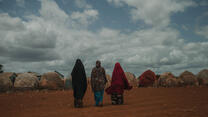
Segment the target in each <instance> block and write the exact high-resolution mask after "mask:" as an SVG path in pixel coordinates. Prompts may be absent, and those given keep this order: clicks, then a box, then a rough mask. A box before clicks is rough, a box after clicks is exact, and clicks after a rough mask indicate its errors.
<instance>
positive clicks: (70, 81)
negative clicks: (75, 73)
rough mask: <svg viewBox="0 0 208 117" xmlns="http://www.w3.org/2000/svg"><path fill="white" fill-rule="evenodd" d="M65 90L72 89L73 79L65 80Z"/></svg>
mask: <svg viewBox="0 0 208 117" xmlns="http://www.w3.org/2000/svg"><path fill="white" fill-rule="evenodd" d="M63 81H64V89H72V78H64V79H63Z"/></svg>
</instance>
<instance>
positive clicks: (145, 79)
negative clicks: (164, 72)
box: [139, 70, 156, 87]
mask: <svg viewBox="0 0 208 117" xmlns="http://www.w3.org/2000/svg"><path fill="white" fill-rule="evenodd" d="M155 80H156V75H155V73H154V72H153V71H151V70H147V71H145V72H144V73H142V75H141V76H139V87H149V86H153V84H154V82H155Z"/></svg>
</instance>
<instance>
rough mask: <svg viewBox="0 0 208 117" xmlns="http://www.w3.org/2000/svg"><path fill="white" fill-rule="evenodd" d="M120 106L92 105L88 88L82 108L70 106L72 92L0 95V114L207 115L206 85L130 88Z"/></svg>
mask: <svg viewBox="0 0 208 117" xmlns="http://www.w3.org/2000/svg"><path fill="white" fill-rule="evenodd" d="M124 101H125V102H124V105H119V106H113V105H111V102H110V96H109V95H106V94H105V95H104V106H103V107H94V106H93V105H94V100H93V94H92V92H91V91H90V89H88V91H87V93H86V95H85V98H84V105H85V107H84V108H82V109H75V108H73V96H72V91H48V92H44V91H41V92H38V91H29V92H17V93H10V94H0V117H74V116H76V117H208V88H198V87H197V88H134V89H133V90H131V91H126V92H125V94H124Z"/></svg>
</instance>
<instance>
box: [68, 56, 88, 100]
mask: <svg viewBox="0 0 208 117" xmlns="http://www.w3.org/2000/svg"><path fill="white" fill-rule="evenodd" d="M71 76H72V87H73V90H74V98H76V99H82V98H83V97H84V94H85V92H86V89H87V77H86V73H85V68H84V65H83V64H82V61H81V60H80V59H77V60H76V63H75V65H74V68H73V70H72V73H71Z"/></svg>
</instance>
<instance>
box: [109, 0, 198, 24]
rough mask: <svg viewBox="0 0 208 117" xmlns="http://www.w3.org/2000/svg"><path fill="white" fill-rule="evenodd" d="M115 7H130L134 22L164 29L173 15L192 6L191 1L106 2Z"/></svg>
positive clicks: (110, 0) (138, 0)
mask: <svg viewBox="0 0 208 117" xmlns="http://www.w3.org/2000/svg"><path fill="white" fill-rule="evenodd" d="M108 2H109V3H114V4H116V5H120V6H122V5H121V4H127V5H128V6H130V7H132V9H131V10H130V14H131V16H132V19H133V20H134V21H137V20H143V21H144V22H145V23H146V24H149V25H153V26H157V27H164V26H168V25H169V24H170V16H171V15H172V14H173V13H177V12H183V11H184V10H185V9H186V8H187V7H190V6H194V5H195V3H194V2H192V1H191V0H108Z"/></svg>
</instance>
